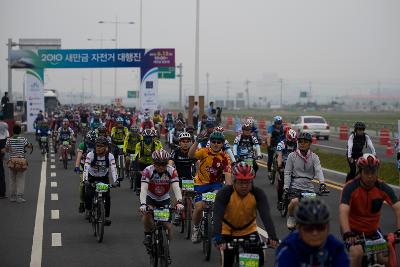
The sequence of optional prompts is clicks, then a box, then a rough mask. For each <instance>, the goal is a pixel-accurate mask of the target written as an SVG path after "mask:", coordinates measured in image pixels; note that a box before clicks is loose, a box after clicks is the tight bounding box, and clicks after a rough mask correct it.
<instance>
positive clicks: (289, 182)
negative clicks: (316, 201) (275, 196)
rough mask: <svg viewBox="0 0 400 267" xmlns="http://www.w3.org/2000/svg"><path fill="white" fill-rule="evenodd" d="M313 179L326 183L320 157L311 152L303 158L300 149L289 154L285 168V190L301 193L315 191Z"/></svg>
mask: <svg viewBox="0 0 400 267" xmlns="http://www.w3.org/2000/svg"><path fill="white" fill-rule="evenodd" d="M312 179H319V182H320V183H324V174H323V172H322V167H321V162H320V161H319V157H318V155H317V154H315V153H314V152H311V150H308V151H307V155H306V156H303V155H302V154H301V152H300V150H299V149H297V150H296V151H294V152H292V153H290V154H289V156H288V158H287V160H286V166H285V183H284V186H283V188H292V189H297V190H301V191H311V192H312V191H314V184H313V182H312Z"/></svg>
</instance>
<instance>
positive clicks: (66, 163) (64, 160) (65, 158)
mask: <svg viewBox="0 0 400 267" xmlns="http://www.w3.org/2000/svg"><path fill="white" fill-rule="evenodd" d="M62 160H63V166H64V169H68V155H67V151H66V150H64V151H63V156H62Z"/></svg>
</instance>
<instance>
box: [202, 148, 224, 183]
mask: <svg viewBox="0 0 400 267" xmlns="http://www.w3.org/2000/svg"><path fill="white" fill-rule="evenodd" d="M194 157H195V158H196V159H198V160H199V161H200V162H199V170H198V171H197V173H196V176H195V184H196V185H202V184H209V183H213V182H222V174H223V173H224V172H231V161H230V159H229V156H228V155H227V153H226V152H224V151H222V150H221V151H218V152H214V151H213V150H212V149H211V148H201V149H199V150H197V151H196V152H195V155H194Z"/></svg>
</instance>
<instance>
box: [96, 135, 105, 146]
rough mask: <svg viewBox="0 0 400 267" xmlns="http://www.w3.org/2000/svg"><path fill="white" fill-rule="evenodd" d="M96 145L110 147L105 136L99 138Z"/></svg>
mask: <svg viewBox="0 0 400 267" xmlns="http://www.w3.org/2000/svg"><path fill="white" fill-rule="evenodd" d="M96 144H101V145H105V146H108V140H107V138H105V137H104V136H99V137H97V139H96Z"/></svg>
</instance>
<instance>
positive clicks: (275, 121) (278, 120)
mask: <svg viewBox="0 0 400 267" xmlns="http://www.w3.org/2000/svg"><path fill="white" fill-rule="evenodd" d="M281 122H282V117H281V116H275V117H274V123H281Z"/></svg>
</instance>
